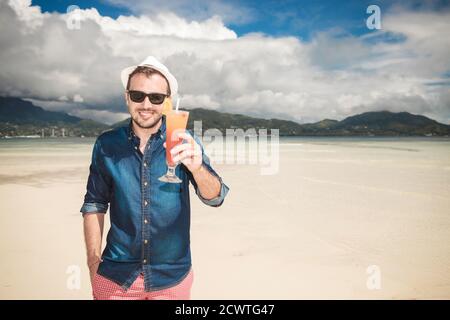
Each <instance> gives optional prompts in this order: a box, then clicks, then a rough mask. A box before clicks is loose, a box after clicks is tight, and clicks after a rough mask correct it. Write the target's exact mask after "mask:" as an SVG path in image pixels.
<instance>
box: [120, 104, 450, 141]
mask: <svg viewBox="0 0 450 320" xmlns="http://www.w3.org/2000/svg"><path fill="white" fill-rule="evenodd" d="M198 120H202V129H203V130H207V129H211V128H217V129H219V130H221V131H222V132H223V133H224V132H225V130H226V129H236V128H241V129H243V130H244V131H245V130H247V129H249V128H255V129H256V130H258V129H263V128H266V129H279V130H280V131H279V133H280V135H281V136H425V135H427V136H445V135H450V126H449V125H445V124H442V123H439V122H437V121H435V120H432V119H429V118H427V117H424V116H421V115H414V114H411V113H408V112H398V113H395V112H389V111H376V112H365V113H361V114H358V115H355V116H351V117H347V118H345V119H344V120H342V121H337V120H332V119H325V120H321V121H319V122H315V123H306V124H299V123H297V122H294V121H287V120H279V119H259V118H253V117H249V116H244V115H240V114H231V113H223V112H218V111H214V110H207V109H202V108H197V109H191V110H189V121H188V128H191V129H192V128H193V124H194V121H198ZM128 122H129V118H128V119H126V120H123V121H121V122H118V123H116V124H114V125H113V126H112V127H120V126H124V125H127V124H128Z"/></svg>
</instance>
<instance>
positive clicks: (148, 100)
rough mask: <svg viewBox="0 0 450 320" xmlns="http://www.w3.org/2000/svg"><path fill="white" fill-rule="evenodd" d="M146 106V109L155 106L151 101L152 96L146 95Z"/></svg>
mask: <svg viewBox="0 0 450 320" xmlns="http://www.w3.org/2000/svg"><path fill="white" fill-rule="evenodd" d="M144 107H145V108H146V109H150V108H154V106H153V104H152V103H151V102H150V98H149V97H145V99H144Z"/></svg>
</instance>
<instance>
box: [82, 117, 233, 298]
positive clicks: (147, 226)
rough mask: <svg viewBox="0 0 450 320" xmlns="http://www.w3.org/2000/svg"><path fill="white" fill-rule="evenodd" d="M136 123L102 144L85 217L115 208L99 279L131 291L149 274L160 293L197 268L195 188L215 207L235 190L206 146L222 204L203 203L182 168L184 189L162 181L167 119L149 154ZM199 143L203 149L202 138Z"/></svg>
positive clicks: (149, 284) (95, 155)
mask: <svg viewBox="0 0 450 320" xmlns="http://www.w3.org/2000/svg"><path fill="white" fill-rule="evenodd" d="M131 123H132V122H131V119H130V122H129V124H128V126H124V127H120V128H117V129H114V130H110V131H107V132H104V133H102V134H101V135H100V136H99V137H98V138H97V140H96V142H95V144H94V148H93V152H92V162H91V165H90V168H89V170H90V173H89V178H88V182H87V187H86V189H87V192H86V195H85V197H84V204H83V206H82V208H81V210H80V212H82V213H83V216H84V214H86V213H94V212H96V213H105V212H106V211H107V210H108V205H109V204H110V211H109V212H110V220H111V228H110V230H109V232H108V235H107V240H106V247H105V250H104V251H103V253H102V260H103V261H102V262H101V263H100V265H99V268H98V271H97V272H98V274H100V275H101V276H103V277H105V278H108V279H110V280H112V281H114V282H115V283H117V284H118V285H120V286H121V287H122V288H123V289H125V290H126V289H128V288H129V287H130V286H131V284H132V283H133V282H134V280H135V279H136V278H137V277H138V276H139V274H140V273H143V275H144V282H145V290H146V291H153V290H160V289H164V288H168V287H171V286H173V285H176V284H177V283H179V282H180V281H181V280H183V279H184V277H185V276H186V275H187V274H188V272H189V270H190V268H191V250H190V234H189V231H190V212H191V210H190V202H189V182H191V183H192V185H193V186H194V189H195V191H196V193H197V196H198V197H199V198H200V200H201V201H203V202H204V203H205V204H207V205H210V206H213V207H218V206H220V205H221V204H222V203H223V201H224V198H225V196H226V194H227V193H228V190H229V189H228V187H227V186H226V185H225V184H224V183H223V182H222V179H221V178H220V177H219V176H218V174H217V173H216V172H215V171H214V169H213V168H212V167H211V165H210V161H209V158H208V157H207V155H206V154H205V153H204V149H203V146H202V153H203V165H204V166H205V167H206V168H207V169H208V170H209V171H210V172H211V173H212V174H214V175H215V176H217V177H218V179H219V180H220V183H221V188H220V194H219V195H218V196H217V197H216V198H214V199H210V200H206V199H204V198H202V197H201V195H200V193H199V192H198V189H197V184H196V182H195V180H194V178H193V176H192V174H191V173H190V171H189V170H188V169H187V168H186V167H185V166H184V165H178V166H177V168H176V174H177V176H178V177H180V178H181V179H182V180H183V182H182V183H164V182H161V181H159V180H158V178H159V177H160V176H162V175H164V174H165V173H166V171H167V165H166V155H165V148H164V147H163V142H164V141H165V139H166V130H165V128H166V124H165V116H163V121H162V125H161V127H160V129H159V131H158V132H157V133H156V134H153V135H152V136H151V138H150V139H149V140H148V142H147V145H146V147H145V150H144V154H142V153H141V151H140V150H139V143H140V139H139V137H137V136H136V135H135V134H134V133H133V130H132V127H131ZM191 135H193V134H192V132H191ZM194 139H195V140H196V141H197V143H199V144H200V142H199V140H198V138H197V137H195V136H194ZM200 145H201V144H200Z"/></svg>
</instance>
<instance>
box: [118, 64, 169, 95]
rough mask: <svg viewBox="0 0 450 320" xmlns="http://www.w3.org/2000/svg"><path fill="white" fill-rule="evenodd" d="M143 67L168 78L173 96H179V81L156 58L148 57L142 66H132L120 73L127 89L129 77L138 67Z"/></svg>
mask: <svg viewBox="0 0 450 320" xmlns="http://www.w3.org/2000/svg"><path fill="white" fill-rule="evenodd" d="M143 66H146V67H151V68H153V69H155V70H158V71H159V72H161V73H162V75H163V76H164V77H166V79H167V82H169V87H170V93H171V95H172V96H173V95H176V94H177V92H178V82H177V79H175V77H174V76H173V75H172V74H171V73H170V71H169V69H167V67H166V66H165V65H163V64H162V63H161V62H159V61H158V59H156V58H155V57H154V56H148V57H147V58H145V60H144V61H142V62H141V63H140V64H138V65H135V66H130V67H127V68H125V69H123V70H122V72H121V73H120V78H121V79H122V84H123V87H124V88H125V89H126V88H127V83H128V77H129V76H130V74H131V73H132V72H133V71H134V69H136V68H137V67H143Z"/></svg>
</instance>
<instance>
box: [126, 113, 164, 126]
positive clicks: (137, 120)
mask: <svg viewBox="0 0 450 320" xmlns="http://www.w3.org/2000/svg"><path fill="white" fill-rule="evenodd" d="M155 116H156V118H155V119H154V120H153V121H152V122H150V123H148V124H146V123H145V120H142V119H140V118H139V114H138V113H136V114H135V115H134V116H133V117H132V119H133V122H134V123H135V124H136V125H137V126H138V127H140V128H142V129H151V128H153V127H155V126H156V125H157V124H158V122H159V120H161V118H162V114H157V115H155Z"/></svg>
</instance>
